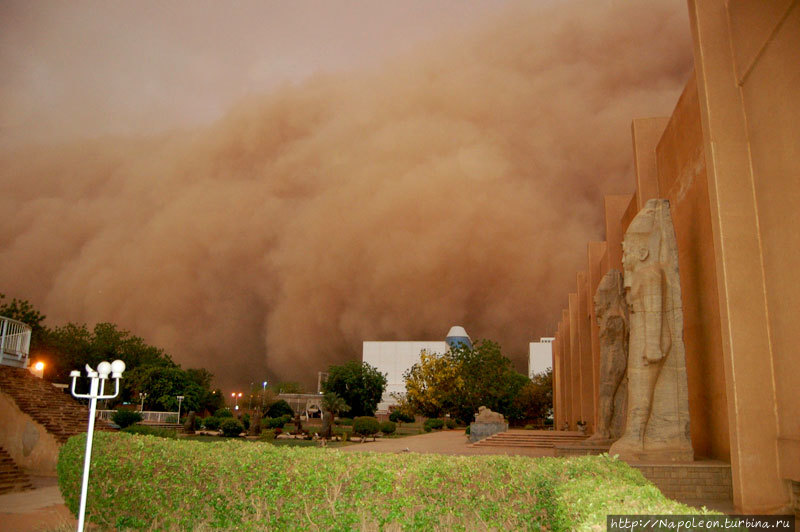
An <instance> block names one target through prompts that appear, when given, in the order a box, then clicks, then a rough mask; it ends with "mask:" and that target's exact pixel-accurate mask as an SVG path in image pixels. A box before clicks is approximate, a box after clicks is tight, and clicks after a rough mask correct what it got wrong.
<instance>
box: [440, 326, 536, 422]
mask: <svg viewBox="0 0 800 532" xmlns="http://www.w3.org/2000/svg"><path fill="white" fill-rule="evenodd" d="M450 353H451V355H452V356H453V358H455V360H456V361H457V362H458V363H459V364H460V375H461V378H462V379H464V386H463V388H462V390H461V393H460V395H459V401H458V404H457V405H456V408H455V411H454V412H453V414H454V415H455V417H456V418H458V419H460V420H461V421H463V422H465V423H469V422H470V421H472V419H473V415H474V414H475V413H476V412H477V411H478V407H480V406H486V407H487V408H490V409H492V410H494V411H495V412H500V413H502V414H503V415H508V414H509V413H511V409H512V406H513V403H514V399H515V398H516V397H517V395H518V394H519V391H520V390H521V389H522V387H523V386H524V385H525V383H526V382H528V378H527V377H526V376H525V375H522V374H521V373H517V372H516V371H514V368H513V365H512V363H511V361H510V360H509V359H508V358H506V357H504V356H503V354H502V353H501V351H500V345H499V344H497V343H495V342H492V341H491V340H481V341H480V342H478V343H477V344H476V345H475V347H474V348H472V349H469V348H467V347H465V346H463V345H459V346H457V347H455V348H452V349H451V351H450Z"/></svg>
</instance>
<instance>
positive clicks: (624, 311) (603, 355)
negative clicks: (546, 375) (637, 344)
mask: <svg viewBox="0 0 800 532" xmlns="http://www.w3.org/2000/svg"><path fill="white" fill-rule="evenodd" d="M594 308H595V314H596V315H597V326H598V327H599V328H600V390H599V392H600V393H599V395H600V397H599V401H598V421H597V429H596V431H595V433H594V434H593V435H592V437H591V438H589V439H588V440H586V441H585V443H586V444H593V445H609V444H611V443H612V442H613V441H615V440H617V439H618V438H619V437H620V436H622V431H623V429H624V428H625V410H626V408H625V406H626V403H627V399H628V397H627V394H628V379H627V375H626V373H627V369H628V308H627V305H626V303H625V292H624V287H623V281H622V274H621V273H620V272H619V271H618V270H609V271H608V272H607V273H606V274H605V275H604V276H603V278H602V279H601V280H600V284H599V285H598V286H597V292H596V293H595V295H594Z"/></svg>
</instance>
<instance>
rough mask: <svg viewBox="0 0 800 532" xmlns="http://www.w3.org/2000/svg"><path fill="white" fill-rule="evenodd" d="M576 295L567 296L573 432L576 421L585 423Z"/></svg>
mask: <svg viewBox="0 0 800 532" xmlns="http://www.w3.org/2000/svg"><path fill="white" fill-rule="evenodd" d="M578 313H579V310H578V294H577V293H574V294H570V295H569V348H570V360H571V361H572V380H571V386H572V420H571V421H570V423H571V424H572V427H573V430H574V428H575V427H576V424H577V423H578V421H586V418H585V417H584V415H585V414H584V412H583V397H582V393H583V387H582V386H581V372H582V367H581V339H580V331H581V329H580V325H579V321H580V319H579V317H578Z"/></svg>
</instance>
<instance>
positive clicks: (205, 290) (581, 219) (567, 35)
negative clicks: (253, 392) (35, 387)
mask: <svg viewBox="0 0 800 532" xmlns="http://www.w3.org/2000/svg"><path fill="white" fill-rule="evenodd" d="M428 4H431V5H432V6H433V7H430V6H429V5H428ZM494 4H496V2H463V1H458V2H456V1H453V2H438V1H437V2H422V1H419V2H411V3H408V2H403V3H399V2H394V3H389V2H377V3H375V2H364V3H356V2H344V3H339V2H336V3H333V2H299V3H298V2H288V3H287V2H280V3H279V2H275V3H263V2H258V3H252V4H248V3H236V4H235V5H236V6H237V9H236V10H233V11H231V9H232V8H231V7H230V5H229V4H228V3H220V2H208V3H206V4H203V3H198V2H191V3H188V2H187V3H178V2H176V3H167V6H168V8H167V9H166V10H164V9H161V8H158V7H157V4H156V3H138V2H137V3H114V4H111V3H91V4H90V3H85V2H78V3H77V4H73V3H70V4H67V3H61V2H53V3H46V2H34V3H28V2H5V3H3V4H0V21H2V28H0V39H1V40H0V68H2V71H3V72H7V73H9V75H6V76H3V78H2V80H1V81H0V83H1V84H2V85H0V90H2V98H0V101H1V102H2V104H0V105H2V108H1V109H2V111H1V112H0V117H1V122H0V123H1V124H2V131H3V135H2V140H1V141H0V188H2V190H3V191H4V193H3V195H2V196H0V210H2V212H4V213H13V215H11V216H9V215H8V214H7V215H6V222H7V223H6V224H4V225H5V227H4V231H3V232H2V233H0V292H4V293H6V294H7V295H8V296H9V297H21V298H25V299H29V300H31V301H32V302H33V303H34V304H35V305H36V306H37V307H39V308H40V309H41V310H42V311H43V312H44V313H45V314H47V315H48V323H49V324H50V325H55V324H59V323H63V322H65V321H77V322H87V323H89V324H92V323H95V322H97V321H112V322H115V323H118V324H119V325H121V326H122V327H124V328H127V329H130V330H132V331H133V332H134V333H136V334H138V335H140V336H142V337H144V338H145V339H146V340H147V341H148V342H151V343H154V344H156V345H159V346H162V347H164V348H166V349H167V350H168V351H169V352H170V353H172V354H173V356H174V358H175V359H176V360H177V361H178V362H180V363H181V364H182V365H184V367H193V366H205V367H207V368H209V369H210V370H211V371H213V372H214V373H215V374H216V375H217V376H218V383H219V384H220V385H222V386H224V387H228V386H237V387H241V386H243V385H246V383H248V382H249V381H251V380H263V377H264V376H266V377H269V379H270V380H275V379H278V378H283V379H295V380H303V381H305V382H307V383H309V384H311V383H315V382H316V380H315V379H316V372H317V371H319V370H324V369H325V368H326V367H327V366H328V365H329V364H331V363H341V362H343V361H344V360H347V359H350V358H357V357H360V352H361V342H362V341H364V340H389V339H419V340H438V339H441V338H442V337H443V336H444V334H445V333H446V332H447V330H448V329H449V328H450V326H451V325H454V324H460V325H463V326H464V327H465V328H466V329H467V331H468V332H469V333H470V334H471V336H472V337H473V339H479V338H489V339H493V340H496V341H499V342H500V343H501V345H502V346H503V348H504V352H505V353H506V354H507V355H508V356H509V357H510V358H512V360H514V361H515V363H516V364H517V367H518V369H520V370H522V371H524V370H525V369H526V364H527V362H526V350H527V343H528V342H529V341H531V340H535V339H537V338H538V337H539V336H542V335H546V334H548V333H552V331H553V327H554V325H555V323H556V321H557V319H558V317H559V316H560V310H561V308H562V307H563V306H564V305H566V300H565V298H564V297H563V295H564V294H566V293H568V292H569V291H570V290H571V287H572V286H573V285H574V282H575V277H574V275H575V272H576V271H577V270H579V269H581V268H582V267H583V264H584V263H585V256H586V255H585V253H586V249H585V246H586V242H587V241H588V240H590V239H602V237H603V235H602V224H601V221H602V212H601V209H602V194H604V193H620V192H626V191H629V190H630V189H631V188H632V180H631V164H632V156H631V141H630V121H631V120H632V119H633V118H637V117H647V116H659V115H669V113H670V112H671V110H672V108H673V106H674V105H675V102H676V101H677V97H678V95H679V94H680V91H681V89H682V87H683V86H684V84H685V83H686V80H687V79H688V76H689V75H690V72H691V67H692V64H691V61H692V60H691V45H690V38H689V31H688V22H687V14H686V7H685V5H684V3H683V2H681V1H677V2H676V1H672V0H658V1H651V0H648V1H641V2H627V1H626V2H622V1H615V2H610V1H609V2H606V1H595V0H592V1H588V0H583V1H566V0H564V1H552V2H546V3H540V4H532V3H527V2H526V3H522V4H514V5H510V6H509V7H508V9H507V10H503V11H499V12H498V10H497V9H492V8H491V7H490V6H491V5H494ZM75 5H77V7H74V6H75ZM401 5H402V6H404V7H403V8H402V9H401V8H400V7H399V6H401ZM286 6H291V7H286ZM298 6H299V7H298ZM332 6H335V7H332ZM310 14H313V16H312V15H310ZM33 141H35V143H37V144H42V143H43V144H42V145H39V146H31V145H30V144H31V143H32V142H33Z"/></svg>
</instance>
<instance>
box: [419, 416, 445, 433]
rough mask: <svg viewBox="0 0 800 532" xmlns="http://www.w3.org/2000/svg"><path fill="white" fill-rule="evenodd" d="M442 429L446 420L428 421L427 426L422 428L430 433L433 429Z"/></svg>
mask: <svg viewBox="0 0 800 532" xmlns="http://www.w3.org/2000/svg"><path fill="white" fill-rule="evenodd" d="M442 427H444V420H442V419H438V418H431V419H426V420H425V424H424V425H423V426H422V428H424V429H425V432H430V431H431V429H436V430H440V429H441V428H442Z"/></svg>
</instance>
